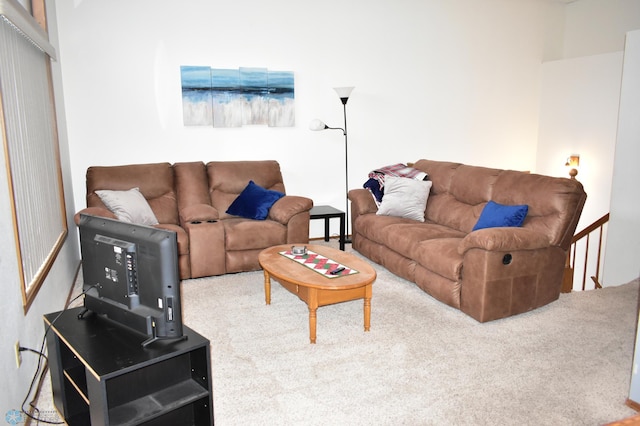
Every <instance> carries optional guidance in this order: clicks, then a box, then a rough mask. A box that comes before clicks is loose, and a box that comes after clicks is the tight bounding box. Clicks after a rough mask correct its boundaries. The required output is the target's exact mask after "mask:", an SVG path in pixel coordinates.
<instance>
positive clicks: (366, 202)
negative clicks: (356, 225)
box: [349, 188, 378, 219]
mask: <svg viewBox="0 0 640 426" xmlns="http://www.w3.org/2000/svg"><path fill="white" fill-rule="evenodd" d="M349 200H351V211H352V212H353V216H354V219H355V216H359V215H361V214H367V213H375V212H377V211H378V206H377V205H376V202H375V200H374V199H373V195H371V192H369V190H368V189H361V188H358V189H352V190H350V191H349Z"/></svg>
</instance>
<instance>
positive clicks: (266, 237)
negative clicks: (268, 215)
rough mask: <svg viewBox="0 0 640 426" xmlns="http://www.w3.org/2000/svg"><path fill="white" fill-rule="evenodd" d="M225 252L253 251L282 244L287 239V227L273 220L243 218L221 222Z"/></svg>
mask: <svg viewBox="0 0 640 426" xmlns="http://www.w3.org/2000/svg"><path fill="white" fill-rule="evenodd" d="M222 223H223V224H224V230H225V249H226V250H255V249H263V248H266V247H271V246H276V245H278V244H282V242H283V241H286V239H287V227H286V226H284V225H281V224H279V223H278V222H276V221H273V220H268V219H267V220H252V219H243V218H234V219H225V220H223V221H222Z"/></svg>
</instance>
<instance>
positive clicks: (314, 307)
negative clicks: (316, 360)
mask: <svg viewBox="0 0 640 426" xmlns="http://www.w3.org/2000/svg"><path fill="white" fill-rule="evenodd" d="M307 305H308V306H309V340H310V342H311V343H316V323H317V315H316V313H317V311H318V290H317V289H315V288H311V289H309V300H308V301H307Z"/></svg>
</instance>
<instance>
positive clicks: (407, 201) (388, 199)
mask: <svg viewBox="0 0 640 426" xmlns="http://www.w3.org/2000/svg"><path fill="white" fill-rule="evenodd" d="M431 185H432V182H431V181H430V180H415V179H410V178H403V177H395V176H387V177H385V180H384V195H383V196H382V203H380V207H379V208H378V212H377V213H376V214H379V215H382V216H398V217H405V218H407V219H413V220H417V221H420V222H424V210H425V209H426V208H427V198H429V191H430V190H431Z"/></svg>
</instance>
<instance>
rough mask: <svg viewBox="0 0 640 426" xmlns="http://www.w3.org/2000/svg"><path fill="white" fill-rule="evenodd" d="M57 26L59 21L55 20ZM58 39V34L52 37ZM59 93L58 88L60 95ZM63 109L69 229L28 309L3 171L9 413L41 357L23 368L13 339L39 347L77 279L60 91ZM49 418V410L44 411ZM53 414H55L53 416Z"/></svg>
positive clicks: (1, 253) (0, 204)
mask: <svg viewBox="0 0 640 426" xmlns="http://www.w3.org/2000/svg"><path fill="white" fill-rule="evenodd" d="M52 25H53V30H54V32H55V22H53V23H52ZM52 42H53V44H54V45H55V39H52ZM53 75H54V80H55V81H56V82H57V83H56V84H57V87H56V91H57V92H58V91H59V90H60V89H61V88H60V86H59V82H60V77H59V69H58V68H57V64H56V63H54V64H53ZM59 94H60V93H59V92H58V93H57V95H59ZM57 107H58V113H59V114H61V117H59V118H62V120H61V122H60V124H59V132H60V150H61V161H62V173H63V181H64V186H65V194H66V196H65V202H66V209H67V216H68V226H69V229H70V230H71V231H70V234H69V237H67V240H66V242H65V243H64V245H63V247H62V249H61V251H60V253H59V254H58V257H57V259H56V261H55V263H54V264H53V267H52V268H51V271H50V272H49V274H48V276H47V278H46V280H45V282H44V283H43V285H42V288H41V289H40V291H39V293H38V295H37V297H36V298H35V300H34V302H33V304H32V305H31V307H30V309H29V311H28V313H27V314H26V315H25V314H24V313H23V312H24V311H23V307H22V293H21V291H20V276H19V272H18V260H17V256H16V251H15V243H14V239H13V218H12V212H11V209H10V205H11V204H10V197H9V191H8V188H9V187H8V182H7V173H6V170H5V171H3V172H1V173H0V235H1V236H2V242H3V244H0V277H2V297H0V312H2V317H3V323H2V329H1V333H2V350H0V377H2V386H0V416H2V418H4V416H5V414H6V413H7V412H8V411H9V410H14V409H15V410H19V409H20V406H21V404H22V400H23V399H24V397H25V395H26V392H27V388H28V386H29V384H30V382H31V379H32V377H33V374H34V372H35V370H36V361H37V357H36V356H35V355H33V354H31V353H29V352H23V355H22V359H23V363H22V366H21V367H20V368H19V369H18V368H16V364H15V357H14V348H13V345H14V343H15V342H16V341H18V340H19V341H20V343H21V345H22V346H25V347H29V348H32V349H37V350H40V347H41V344H42V339H43V335H44V326H43V321H42V315H44V314H47V313H50V312H55V311H58V310H61V309H62V308H63V307H64V303H65V301H66V298H67V295H68V294H69V290H70V289H71V286H72V284H73V280H74V277H75V273H76V271H77V267H78V264H79V260H78V259H79V251H78V245H77V243H76V240H75V238H76V237H75V224H74V223H73V222H72V215H73V212H74V211H75V206H74V200H73V188H72V183H71V173H70V170H71V168H70V165H69V155H68V154H69V151H68V147H67V145H66V137H65V128H64V111H63V104H62V102H61V97H60V96H58V98H57ZM0 164H3V165H4V164H6V163H5V152H4V150H0ZM42 414H43V417H45V418H46V416H47V413H42ZM49 418H51V417H49Z"/></svg>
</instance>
